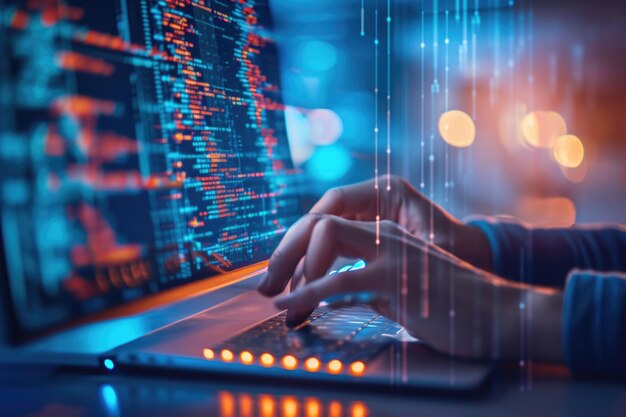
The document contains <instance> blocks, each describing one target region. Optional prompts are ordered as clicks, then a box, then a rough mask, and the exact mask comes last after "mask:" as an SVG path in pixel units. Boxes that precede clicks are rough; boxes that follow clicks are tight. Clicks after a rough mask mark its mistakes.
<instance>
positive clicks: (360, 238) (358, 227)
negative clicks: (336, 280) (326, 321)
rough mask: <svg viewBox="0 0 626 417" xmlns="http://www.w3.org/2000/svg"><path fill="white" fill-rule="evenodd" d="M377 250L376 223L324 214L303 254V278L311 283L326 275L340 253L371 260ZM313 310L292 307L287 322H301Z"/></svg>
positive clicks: (290, 324) (293, 324)
mask: <svg viewBox="0 0 626 417" xmlns="http://www.w3.org/2000/svg"><path fill="white" fill-rule="evenodd" d="M368 229H369V230H368ZM375 253H376V248H375V225H374V224H367V223H361V222H351V221H348V220H344V219H342V218H340V217H336V216H328V217H325V218H324V219H322V220H320V221H319V222H317V224H316V225H315V227H314V229H313V232H312V233H311V240H310V241H309V246H308V248H307V254H306V256H305V258H304V274H303V275H304V279H305V280H306V281H307V283H310V282H311V281H314V280H316V279H319V278H320V277H322V276H324V275H325V274H326V273H327V271H328V269H329V268H330V266H331V265H332V264H333V263H334V262H335V260H336V259H337V257H339V256H345V257H350V258H363V259H366V260H369V259H371V258H372V257H373V255H374V254H375ZM292 283H293V281H292ZM294 288H295V287H294ZM312 311H313V309H312V308H310V307H303V308H295V309H290V310H289V311H288V312H287V317H286V320H285V321H286V324H287V325H288V326H295V325H298V324H300V323H302V322H303V321H304V320H306V318H307V317H309V315H311V313H312Z"/></svg>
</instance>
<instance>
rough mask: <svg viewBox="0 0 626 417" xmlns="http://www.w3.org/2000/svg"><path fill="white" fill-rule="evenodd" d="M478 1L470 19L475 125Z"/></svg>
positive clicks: (473, 117)
mask: <svg viewBox="0 0 626 417" xmlns="http://www.w3.org/2000/svg"><path fill="white" fill-rule="evenodd" d="M478 7H479V0H475V2H474V8H475V9H474V16H473V17H472V22H471V24H472V119H474V123H476V117H477V114H476V69H477V62H476V48H477V35H476V28H477V26H478V25H479V24H480V14H479V13H478Z"/></svg>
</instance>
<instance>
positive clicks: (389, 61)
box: [387, 0, 391, 191]
mask: <svg viewBox="0 0 626 417" xmlns="http://www.w3.org/2000/svg"><path fill="white" fill-rule="evenodd" d="M387 191H391V0H387Z"/></svg>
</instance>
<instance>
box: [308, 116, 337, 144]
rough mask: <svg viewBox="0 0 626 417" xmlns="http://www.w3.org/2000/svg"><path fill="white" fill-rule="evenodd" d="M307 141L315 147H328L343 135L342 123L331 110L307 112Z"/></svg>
mask: <svg viewBox="0 0 626 417" xmlns="http://www.w3.org/2000/svg"><path fill="white" fill-rule="evenodd" d="M307 116H308V122H309V123H308V124H309V126H308V127H309V129H308V130H309V141H310V142H311V143H313V144H315V145H330V144H332V143H334V142H336V141H337V139H339V137H340V136H341V134H342V133H343V123H342V122H341V119H340V118H339V116H338V115H337V113H335V112H334V111H332V110H328V109H315V110H311V111H310V112H309V114H308V115H307Z"/></svg>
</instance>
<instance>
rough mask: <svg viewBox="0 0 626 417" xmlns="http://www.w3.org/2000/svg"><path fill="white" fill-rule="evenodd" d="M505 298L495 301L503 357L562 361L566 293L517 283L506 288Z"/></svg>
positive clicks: (506, 358) (514, 359)
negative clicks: (498, 317) (498, 312)
mask: <svg viewBox="0 0 626 417" xmlns="http://www.w3.org/2000/svg"><path fill="white" fill-rule="evenodd" d="M502 295H503V296H502V297H500V299H499V300H498V301H496V302H497V303H499V307H498V310H499V311H500V320H499V321H498V326H497V333H498V334H499V335H500V337H501V341H500V342H501V343H500V349H501V350H500V352H499V356H500V358H501V359H503V360H512V361H518V360H520V359H522V360H524V359H527V360H533V361H538V362H552V363H561V362H563V345H562V343H563V342H562V322H563V319H562V317H563V293H562V292H561V291H555V290H551V289H545V288H539V287H532V286H523V285H515V284H514V285H512V286H510V287H508V288H505V289H503V291H502Z"/></svg>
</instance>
